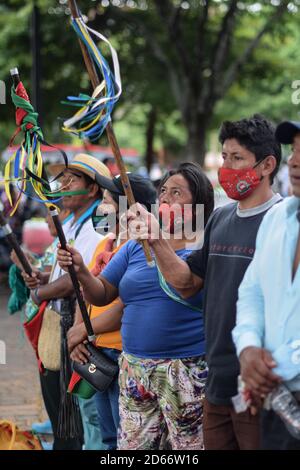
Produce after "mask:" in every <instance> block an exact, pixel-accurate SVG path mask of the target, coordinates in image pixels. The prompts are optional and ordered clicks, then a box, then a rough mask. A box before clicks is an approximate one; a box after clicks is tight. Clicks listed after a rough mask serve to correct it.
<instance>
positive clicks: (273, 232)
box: [233, 121, 300, 450]
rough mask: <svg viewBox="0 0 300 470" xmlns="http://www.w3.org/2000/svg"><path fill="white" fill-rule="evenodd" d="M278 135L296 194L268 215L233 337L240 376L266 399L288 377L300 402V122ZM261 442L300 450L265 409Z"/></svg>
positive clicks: (240, 301) (244, 284)
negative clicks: (285, 147) (287, 148)
mask: <svg viewBox="0 0 300 470" xmlns="http://www.w3.org/2000/svg"><path fill="white" fill-rule="evenodd" d="M276 137H277V139H278V140H279V141H280V142H281V143H284V144H292V154H291V156H290V158H289V161H288V166H289V177H290V183H291V188H292V193H293V196H292V197H289V198H286V199H285V200H284V202H282V203H281V204H278V205H275V206H274V207H273V208H272V209H270V211H269V212H268V213H267V214H266V216H265V217H264V219H263V221H262V223H261V226H260V229H259V231H258V235H257V239H256V251H255V255H254V258H253V261H252V262H251V264H250V265H249V267H248V269H247V271H246V274H245V277H244V279H243V281H242V283H241V285H240V288H239V299H238V302H237V323H236V327H235V328H234V330H233V339H234V342H235V345H236V348H237V353H238V356H239V360H240V364H241V375H242V379H243V381H244V382H245V384H246V387H247V389H249V390H250V392H251V393H252V395H253V396H254V397H257V398H258V399H264V398H265V397H266V396H267V395H268V394H269V393H270V392H271V391H272V390H274V389H275V387H276V386H277V385H278V384H279V383H280V382H284V383H285V385H286V386H287V387H288V388H289V390H290V391H291V392H292V394H293V395H294V398H296V400H298V401H299V403H300V268H299V262H300V224H299V221H300V122H289V121H286V122H283V123H281V124H280V125H279V126H278V127H277V130H276ZM261 432H262V436H261V437H262V447H263V448H265V449H282V450H284V449H298V450H300V440H299V439H295V438H294V437H292V435H291V434H290V433H289V431H288V430H287V428H286V427H285V425H284V423H283V421H282V420H281V419H280V417H279V416H278V415H277V414H276V413H275V412H274V411H273V410H269V411H267V410H263V412H262V414H261Z"/></svg>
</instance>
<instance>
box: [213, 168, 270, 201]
mask: <svg viewBox="0 0 300 470" xmlns="http://www.w3.org/2000/svg"><path fill="white" fill-rule="evenodd" d="M259 163H261V162H257V163H256V165H254V167H253V168H243V169H241V170H233V169H232V168H220V169H219V172H218V178H219V183H220V185H221V186H222V188H223V189H224V191H225V193H226V194H227V196H228V197H230V199H235V200H236V201H241V200H242V199H245V198H246V197H248V196H250V194H252V193H253V191H254V189H255V188H257V186H258V185H259V183H260V182H261V180H262V178H260V177H259V176H258V174H257V173H256V171H255V167H256V166H257V165H258V164H259Z"/></svg>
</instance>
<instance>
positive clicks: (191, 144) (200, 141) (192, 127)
mask: <svg viewBox="0 0 300 470" xmlns="http://www.w3.org/2000/svg"><path fill="white" fill-rule="evenodd" d="M186 125H187V129H188V141H187V160H188V161H191V162H197V163H199V164H200V165H201V166H202V167H203V166H204V160H205V153H206V142H205V138H206V131H207V120H206V118H205V117H204V118H200V119H197V120H191V122H188V123H187V124H186Z"/></svg>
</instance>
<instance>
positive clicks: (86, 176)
mask: <svg viewBox="0 0 300 470" xmlns="http://www.w3.org/2000/svg"><path fill="white" fill-rule="evenodd" d="M82 174H83V178H84V181H85V184H86V186H90V185H91V184H97V183H96V181H95V180H93V179H92V178H91V177H90V176H88V175H86V174H85V173H82ZM97 186H98V192H97V194H96V195H97V196H98V197H99V198H100V199H102V198H103V191H102V189H101V187H100V186H99V185H97Z"/></svg>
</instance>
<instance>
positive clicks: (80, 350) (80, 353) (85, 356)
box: [70, 343, 90, 364]
mask: <svg viewBox="0 0 300 470" xmlns="http://www.w3.org/2000/svg"><path fill="white" fill-rule="evenodd" d="M89 356H90V353H89V352H88V350H87V349H86V347H85V345H84V343H81V344H78V345H77V346H76V347H75V348H74V349H73V351H72V352H71V354H70V358H71V359H72V361H75V362H79V364H86V363H87V362H89Z"/></svg>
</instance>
